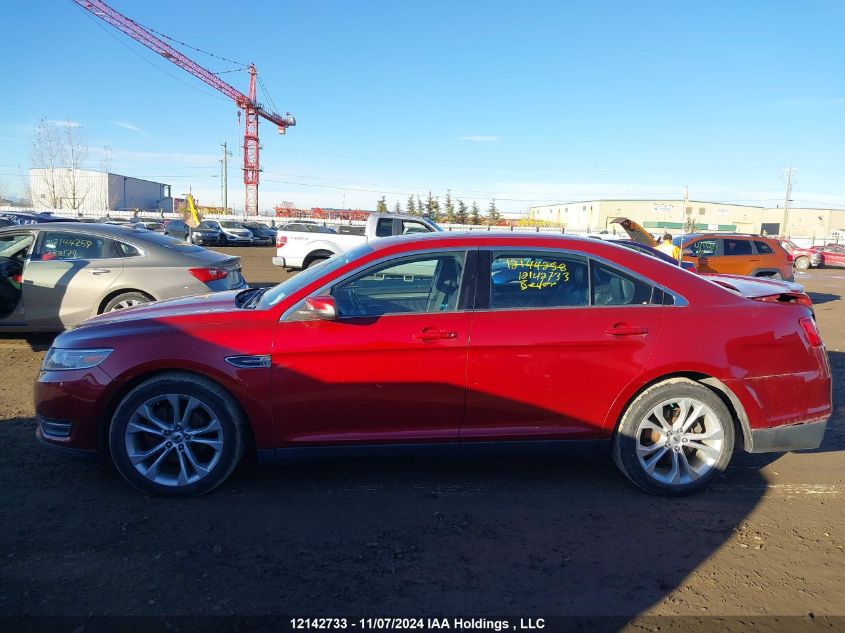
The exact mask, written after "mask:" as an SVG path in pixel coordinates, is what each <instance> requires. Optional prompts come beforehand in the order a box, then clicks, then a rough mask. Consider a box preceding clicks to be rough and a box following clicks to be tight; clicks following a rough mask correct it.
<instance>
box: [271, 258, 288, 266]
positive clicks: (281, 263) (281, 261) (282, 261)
mask: <svg viewBox="0 0 845 633" xmlns="http://www.w3.org/2000/svg"><path fill="white" fill-rule="evenodd" d="M273 265H274V266H281V267H282V268H285V258H284V257H274V258H273Z"/></svg>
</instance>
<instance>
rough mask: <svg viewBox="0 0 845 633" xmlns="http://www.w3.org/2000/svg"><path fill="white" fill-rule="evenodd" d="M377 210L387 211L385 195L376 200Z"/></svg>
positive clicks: (378, 211) (380, 211)
mask: <svg viewBox="0 0 845 633" xmlns="http://www.w3.org/2000/svg"><path fill="white" fill-rule="evenodd" d="M376 212H377V213H387V200H385V199H384V196H382V197H381V198H379V199H378V202H376Z"/></svg>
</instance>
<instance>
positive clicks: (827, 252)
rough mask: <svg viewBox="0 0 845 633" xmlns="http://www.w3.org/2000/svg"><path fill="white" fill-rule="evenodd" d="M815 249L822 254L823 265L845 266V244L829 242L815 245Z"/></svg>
mask: <svg viewBox="0 0 845 633" xmlns="http://www.w3.org/2000/svg"><path fill="white" fill-rule="evenodd" d="M813 250H814V251H815V252H816V253H818V254H819V255H820V256H821V265H822V266H835V267H845V246H840V245H839V244H828V245H827V246H813Z"/></svg>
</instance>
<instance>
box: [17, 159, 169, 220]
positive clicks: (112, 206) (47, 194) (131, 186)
mask: <svg viewBox="0 0 845 633" xmlns="http://www.w3.org/2000/svg"><path fill="white" fill-rule="evenodd" d="M29 187H30V195H31V197H32V205H33V207H35V208H36V209H63V210H67V211H74V212H77V213H85V212H90V211H119V210H139V211H159V210H162V211H172V210H173V199H172V198H171V196H170V185H166V184H164V183H160V182H152V181H150V180H142V179H140V178H132V177H130V176H121V175H120V174H111V173H107V172H103V171H94V170H91V169H69V168H58V169H40V168H39V169H30V170H29Z"/></svg>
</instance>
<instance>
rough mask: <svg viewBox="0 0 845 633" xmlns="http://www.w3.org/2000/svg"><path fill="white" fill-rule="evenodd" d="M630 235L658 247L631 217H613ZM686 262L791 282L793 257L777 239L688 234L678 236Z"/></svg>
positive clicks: (700, 269)
mask: <svg viewBox="0 0 845 633" xmlns="http://www.w3.org/2000/svg"><path fill="white" fill-rule="evenodd" d="M612 222H613V223H615V224H619V225H620V226H621V227H622V228H623V229H624V230H625V232H626V233H628V236H629V237H630V238H631V239H632V240H634V241H635V242H638V243H640V244H645V245H646V246H653V247H656V246H657V245H658V242H657V240H655V239H654V237H652V235H651V234H650V233H648V232H647V231H646V230H645V229H643V228H642V227H641V226H640V225H639V224H637V223H636V222H634V221H633V220H630V219H628V218H621V217H620V218H614V219H613V220H612ZM673 242H674V244H675V245H676V246H678V247H680V248H681V256H682V259H683V260H684V261H687V262H692V263H693V264H695V267H696V270H698V272H701V273H725V274H729V275H748V276H750V277H771V278H774V279H785V280H786V281H792V280H793V278H794V276H793V274H792V256H791V255H790V254H789V253H787V252H786V251H785V250H784V249H783V248H782V247H781V245H780V244H778V241H777V240H776V239H773V238H771V237H766V236H764V235H748V234H744V233H687V234H685V235H679V236H676V237H675V239H674V240H673Z"/></svg>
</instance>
